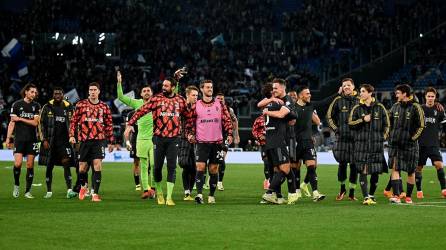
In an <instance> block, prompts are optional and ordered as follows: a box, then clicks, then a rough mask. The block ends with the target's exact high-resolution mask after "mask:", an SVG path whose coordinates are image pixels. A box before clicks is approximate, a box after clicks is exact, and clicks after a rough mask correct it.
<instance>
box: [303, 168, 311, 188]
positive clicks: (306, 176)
mask: <svg viewBox="0 0 446 250" xmlns="http://www.w3.org/2000/svg"><path fill="white" fill-rule="evenodd" d="M309 182H310V175H308V167H307V173H306V174H305V178H304V183H305V184H308V183H309Z"/></svg>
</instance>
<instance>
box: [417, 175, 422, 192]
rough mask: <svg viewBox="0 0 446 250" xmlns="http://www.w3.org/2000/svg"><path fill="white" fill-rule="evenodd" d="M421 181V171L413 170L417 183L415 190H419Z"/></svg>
mask: <svg viewBox="0 0 446 250" xmlns="http://www.w3.org/2000/svg"><path fill="white" fill-rule="evenodd" d="M422 181H423V175H422V173H421V172H415V184H416V185H417V191H421V182H422Z"/></svg>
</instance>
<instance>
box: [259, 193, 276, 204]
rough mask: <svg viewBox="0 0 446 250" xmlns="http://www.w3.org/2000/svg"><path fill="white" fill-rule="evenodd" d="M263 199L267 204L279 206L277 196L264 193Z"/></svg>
mask: <svg viewBox="0 0 446 250" xmlns="http://www.w3.org/2000/svg"><path fill="white" fill-rule="evenodd" d="M262 199H263V200H265V201H267V202H270V203H273V204H278V201H277V196H276V194H267V193H264V194H263V195H262Z"/></svg>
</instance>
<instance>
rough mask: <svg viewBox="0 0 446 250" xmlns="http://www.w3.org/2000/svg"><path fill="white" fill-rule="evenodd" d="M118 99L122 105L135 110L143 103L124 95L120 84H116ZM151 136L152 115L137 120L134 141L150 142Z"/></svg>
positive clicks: (140, 100)
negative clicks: (136, 133) (136, 131)
mask: <svg viewBox="0 0 446 250" xmlns="http://www.w3.org/2000/svg"><path fill="white" fill-rule="evenodd" d="M116 89H117V90H118V99H119V100H120V101H121V102H122V103H124V104H125V105H127V106H129V107H132V108H134V109H135V110H136V109H139V108H140V107H141V106H142V105H144V101H143V100H142V99H133V98H130V97H128V96H126V95H124V92H123V91H122V84H120V83H118V84H117V88H116ZM152 136H153V118H152V113H148V114H147V115H144V116H143V117H141V119H139V120H138V135H137V136H136V140H152Z"/></svg>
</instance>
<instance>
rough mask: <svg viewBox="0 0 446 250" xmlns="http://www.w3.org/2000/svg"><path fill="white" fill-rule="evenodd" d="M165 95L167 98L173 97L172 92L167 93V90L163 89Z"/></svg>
mask: <svg viewBox="0 0 446 250" xmlns="http://www.w3.org/2000/svg"><path fill="white" fill-rule="evenodd" d="M163 95H164V96H166V97H169V96H171V95H172V90H170V91H167V90H165V89H163Z"/></svg>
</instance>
